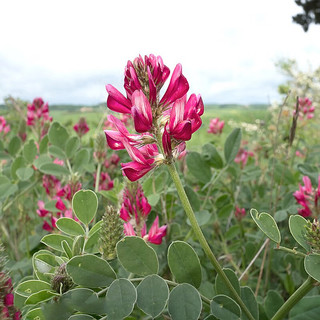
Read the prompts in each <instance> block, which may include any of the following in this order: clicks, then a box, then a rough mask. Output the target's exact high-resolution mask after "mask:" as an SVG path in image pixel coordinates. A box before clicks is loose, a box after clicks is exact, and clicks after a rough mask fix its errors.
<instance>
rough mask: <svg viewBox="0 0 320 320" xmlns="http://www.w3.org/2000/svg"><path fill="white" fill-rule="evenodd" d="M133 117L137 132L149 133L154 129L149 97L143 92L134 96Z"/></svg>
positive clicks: (140, 91)
mask: <svg viewBox="0 0 320 320" xmlns="http://www.w3.org/2000/svg"><path fill="white" fill-rule="evenodd" d="M131 112H132V116H133V120H134V127H135V129H136V131H137V132H139V133H142V132H147V131H149V130H150V129H151V128H152V110H151V106H150V103H149V101H148V99H147V97H146V96H145V95H144V93H143V92H142V90H139V91H138V90H136V91H135V92H134V93H133V94H132V109H131Z"/></svg>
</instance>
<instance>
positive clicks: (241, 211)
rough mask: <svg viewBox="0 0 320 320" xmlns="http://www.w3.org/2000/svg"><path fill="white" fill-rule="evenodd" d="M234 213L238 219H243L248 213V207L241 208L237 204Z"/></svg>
mask: <svg viewBox="0 0 320 320" xmlns="http://www.w3.org/2000/svg"><path fill="white" fill-rule="evenodd" d="M234 215H235V217H236V218H237V219H238V220H241V219H242V218H243V217H245V215H246V209H245V208H239V207H238V206H236V210H235V212H234Z"/></svg>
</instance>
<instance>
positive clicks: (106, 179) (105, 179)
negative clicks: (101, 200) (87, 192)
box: [93, 172, 114, 191]
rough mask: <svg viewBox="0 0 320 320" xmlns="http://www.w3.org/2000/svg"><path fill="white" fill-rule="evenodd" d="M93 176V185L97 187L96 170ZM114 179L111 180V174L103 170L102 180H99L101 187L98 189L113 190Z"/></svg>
mask: <svg viewBox="0 0 320 320" xmlns="http://www.w3.org/2000/svg"><path fill="white" fill-rule="evenodd" d="M93 178H94V180H93V181H94V184H93V187H94V188H95V187H96V183H95V181H96V178H97V173H96V172H95V173H94V174H93ZM113 185H114V183H113V180H111V178H110V176H109V174H108V173H107V172H101V173H100V181H99V188H98V190H99V191H101V190H106V191H107V190H111V189H112V188H113Z"/></svg>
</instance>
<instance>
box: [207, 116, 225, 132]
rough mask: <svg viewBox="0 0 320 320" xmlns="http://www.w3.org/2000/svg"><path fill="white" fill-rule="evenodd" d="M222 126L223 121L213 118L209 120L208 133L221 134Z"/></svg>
mask: <svg viewBox="0 0 320 320" xmlns="http://www.w3.org/2000/svg"><path fill="white" fill-rule="evenodd" d="M223 127H224V121H220V119H219V118H214V119H211V120H210V124H209V129H208V131H207V132H208V133H212V134H221V133H222V130H223Z"/></svg>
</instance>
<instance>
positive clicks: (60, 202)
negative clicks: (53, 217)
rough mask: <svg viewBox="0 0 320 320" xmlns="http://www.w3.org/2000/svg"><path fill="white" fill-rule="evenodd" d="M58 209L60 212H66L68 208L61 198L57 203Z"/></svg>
mask: <svg viewBox="0 0 320 320" xmlns="http://www.w3.org/2000/svg"><path fill="white" fill-rule="evenodd" d="M56 208H57V209H58V210H60V211H64V210H66V206H65V204H64V202H63V201H62V199H61V198H58V201H57V203H56Z"/></svg>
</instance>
